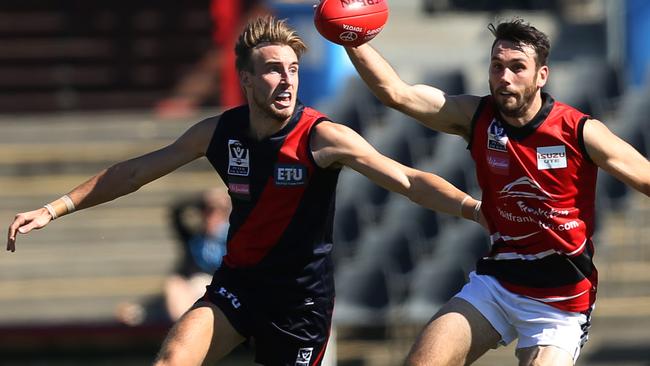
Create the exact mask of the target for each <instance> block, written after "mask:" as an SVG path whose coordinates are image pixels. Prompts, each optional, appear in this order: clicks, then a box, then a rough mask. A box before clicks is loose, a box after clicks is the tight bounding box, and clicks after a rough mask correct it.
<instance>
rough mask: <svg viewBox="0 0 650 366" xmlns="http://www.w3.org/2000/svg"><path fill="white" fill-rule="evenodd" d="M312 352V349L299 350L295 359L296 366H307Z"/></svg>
mask: <svg viewBox="0 0 650 366" xmlns="http://www.w3.org/2000/svg"><path fill="white" fill-rule="evenodd" d="M313 351H314V347H308V348H301V349H299V350H298V356H297V357H296V366H309V360H311V355H312V353H313Z"/></svg>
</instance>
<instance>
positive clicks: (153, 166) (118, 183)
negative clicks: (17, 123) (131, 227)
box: [7, 119, 215, 252]
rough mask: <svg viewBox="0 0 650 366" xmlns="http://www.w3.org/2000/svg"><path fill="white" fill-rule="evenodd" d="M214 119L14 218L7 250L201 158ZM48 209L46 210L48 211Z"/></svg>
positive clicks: (206, 145) (8, 237)
mask: <svg viewBox="0 0 650 366" xmlns="http://www.w3.org/2000/svg"><path fill="white" fill-rule="evenodd" d="M214 121H215V119H211V120H205V121H202V122H199V123H197V124H196V125H194V126H193V127H191V128H190V129H188V130H187V131H186V132H185V133H184V134H183V135H182V136H181V137H179V138H178V139H177V140H176V141H174V142H173V143H172V144H170V145H168V146H166V147H163V148H162V149H159V150H156V151H153V152H151V153H148V154H145V155H142V156H139V157H137V158H133V159H130V160H125V161H122V162H120V163H117V164H115V165H113V166H111V167H110V168H107V169H104V170H102V171H101V172H99V173H98V174H96V175H95V176H93V177H92V178H90V179H88V180H87V181H86V182H84V183H82V184H80V185H78V186H77V187H75V188H74V189H73V190H72V191H70V192H69V193H68V194H66V195H65V196H63V197H62V198H59V199H57V200H55V201H53V202H51V203H49V204H47V205H46V206H44V207H41V208H39V209H36V210H33V211H29V212H23V213H19V214H17V215H16V217H15V218H14V221H13V222H12V223H11V225H10V226H9V230H8V233H7V250H9V251H12V252H13V251H15V250H16V235H17V234H18V233H20V234H27V233H29V232H30V231H32V230H34V229H40V228H42V227H44V226H45V225H47V224H48V223H49V222H50V221H52V220H53V219H55V218H57V217H60V216H63V215H65V214H68V213H70V212H72V211H74V210H82V209H84V208H88V207H92V206H96V205H99V204H101V203H104V202H108V201H112V200H114V199H116V198H118V197H121V196H124V195H127V194H129V193H132V192H135V191H137V190H138V189H139V188H140V187H142V186H143V185H145V184H147V183H149V182H151V181H153V180H156V179H158V178H160V177H162V176H164V175H166V174H168V173H170V172H172V171H174V170H175V169H177V168H178V167H180V166H182V165H185V164H187V163H189V162H190V161H192V160H195V159H197V158H199V157H201V156H203V155H204V153H205V150H206V149H207V147H208V144H209V142H210V138H211V137H212V133H213V132H214V124H215V122H214ZM48 206H49V207H48Z"/></svg>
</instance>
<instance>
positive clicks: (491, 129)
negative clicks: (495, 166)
mask: <svg viewBox="0 0 650 366" xmlns="http://www.w3.org/2000/svg"><path fill="white" fill-rule="evenodd" d="M507 143H508V135H506V130H505V129H504V128H503V126H501V122H499V121H497V119H496V118H495V119H493V120H492V122H490V125H489V126H488V130H487V148H488V149H490V150H496V151H508V150H507V148H506V145H507Z"/></svg>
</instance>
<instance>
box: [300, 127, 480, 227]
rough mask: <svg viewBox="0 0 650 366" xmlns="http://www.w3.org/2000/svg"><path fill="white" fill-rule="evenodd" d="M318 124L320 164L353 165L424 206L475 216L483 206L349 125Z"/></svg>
mask: <svg viewBox="0 0 650 366" xmlns="http://www.w3.org/2000/svg"><path fill="white" fill-rule="evenodd" d="M315 128H316V131H314V134H313V135H312V140H311V148H312V152H313V155H314V159H315V161H316V163H317V164H318V165H319V166H320V167H323V168H326V167H340V166H347V167H350V168H352V169H354V170H356V171H357V172H359V173H361V174H363V175H365V176H366V177H368V178H369V179H370V180H372V181H373V182H375V183H377V184H378V185H380V186H382V187H384V188H386V189H388V190H390V191H393V192H397V193H400V194H402V195H404V196H406V197H408V198H409V199H410V200H412V201H413V202H415V203H417V204H419V205H421V206H424V207H427V208H429V209H431V210H435V211H439V212H444V213H447V214H450V215H454V216H460V217H463V218H466V219H472V220H474V219H475V216H474V215H475V214H474V211H475V208H477V207H480V206H478V205H479V201H477V200H475V199H473V198H471V197H469V195H468V194H467V193H465V192H463V191H461V190H459V189H458V188H456V187H455V186H454V185H453V184H451V183H449V182H447V181H446V180H444V179H443V178H441V177H439V176H437V175H435V174H431V173H426V172H423V171H420V170H417V169H412V168H409V167H407V166H404V165H402V164H400V163H398V162H396V161H394V160H392V159H390V158H388V157H386V156H384V155H382V154H380V153H379V152H378V151H377V150H375V149H374V148H373V147H372V146H371V145H370V144H369V143H368V142H367V141H366V140H365V139H364V138H363V137H361V136H360V135H359V134H357V133H356V132H355V131H353V130H352V129H350V128H349V127H347V126H344V125H340V124H336V123H331V122H322V123H320V124H319V125H317V126H316V127H315ZM468 197H469V198H468ZM476 214H477V215H478V214H479V212H478V211H477V213H476ZM477 217H478V216H477ZM475 221H479V220H475Z"/></svg>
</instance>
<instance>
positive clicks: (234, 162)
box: [228, 140, 250, 177]
mask: <svg viewBox="0 0 650 366" xmlns="http://www.w3.org/2000/svg"><path fill="white" fill-rule="evenodd" d="M228 174H230V175H238V176H242V177H247V176H248V175H249V174H250V152H249V151H248V148H247V147H246V146H244V144H242V143H241V142H240V141H239V140H228Z"/></svg>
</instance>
